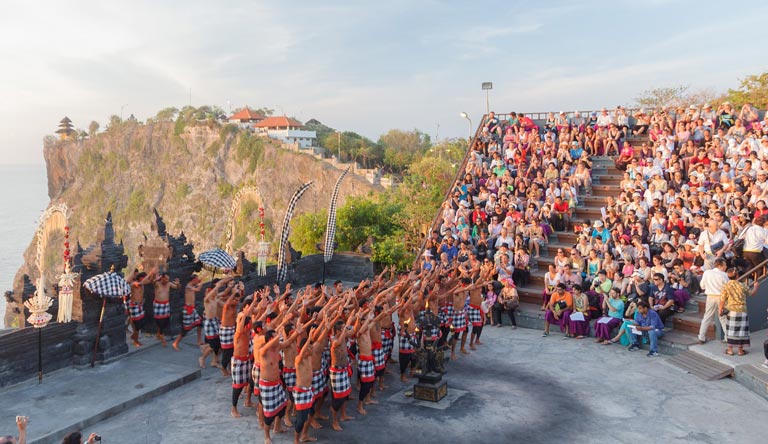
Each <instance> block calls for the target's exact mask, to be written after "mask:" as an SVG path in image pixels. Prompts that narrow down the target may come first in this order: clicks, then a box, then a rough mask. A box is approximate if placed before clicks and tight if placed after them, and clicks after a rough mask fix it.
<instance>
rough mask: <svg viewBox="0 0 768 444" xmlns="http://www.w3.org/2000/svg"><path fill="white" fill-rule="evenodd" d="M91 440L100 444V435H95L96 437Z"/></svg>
mask: <svg viewBox="0 0 768 444" xmlns="http://www.w3.org/2000/svg"><path fill="white" fill-rule="evenodd" d="M93 440H94V441H99V442H101V435H96V436H94V437H93Z"/></svg>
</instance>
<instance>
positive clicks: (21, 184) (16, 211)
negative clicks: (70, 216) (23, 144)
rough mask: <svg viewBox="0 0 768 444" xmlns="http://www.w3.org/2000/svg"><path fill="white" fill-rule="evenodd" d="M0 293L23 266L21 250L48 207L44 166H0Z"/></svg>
mask: <svg viewBox="0 0 768 444" xmlns="http://www.w3.org/2000/svg"><path fill="white" fill-rule="evenodd" d="M0 187H2V189H5V190H8V191H6V192H5V193H3V199H2V201H0V202H2V205H0V251H2V254H0V291H2V292H3V293H5V292H6V291H7V290H12V289H13V279H14V277H15V276H16V272H17V271H18V270H19V268H20V267H21V265H22V264H23V263H24V250H26V248H27V247H28V246H29V244H30V242H31V241H32V238H33V236H34V233H35V230H37V225H38V221H39V219H40V215H41V214H42V213H43V212H44V211H45V209H46V207H47V206H48V201H49V199H48V178H47V175H46V169H45V164H40V163H25V164H21V163H19V164H15V163H11V164H0ZM4 314H5V298H4V297H3V298H0V328H4V327H5V326H4V325H2V324H3V316H2V315H4Z"/></svg>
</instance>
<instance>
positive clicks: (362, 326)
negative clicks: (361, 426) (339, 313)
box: [355, 314, 376, 415]
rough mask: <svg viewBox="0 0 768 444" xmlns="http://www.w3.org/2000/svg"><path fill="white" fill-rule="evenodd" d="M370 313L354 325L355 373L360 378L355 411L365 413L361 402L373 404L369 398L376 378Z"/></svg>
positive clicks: (372, 323) (372, 325)
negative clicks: (356, 352)
mask: <svg viewBox="0 0 768 444" xmlns="http://www.w3.org/2000/svg"><path fill="white" fill-rule="evenodd" d="M373 321H374V319H373V316H372V315H371V314H368V315H367V316H365V319H361V320H359V321H358V322H357V325H355V333H356V334H357V350H358V355H357V374H358V377H359V378H360V392H359V396H358V398H357V413H359V414H361V415H365V414H367V413H368V412H366V411H365V409H364V408H363V404H373V403H375V402H376V401H373V400H371V399H370V396H369V395H370V393H371V389H372V388H373V383H374V381H375V380H376V369H375V368H374V358H373V351H372V349H371V329H372V328H373V327H374V326H375V324H374V322H373Z"/></svg>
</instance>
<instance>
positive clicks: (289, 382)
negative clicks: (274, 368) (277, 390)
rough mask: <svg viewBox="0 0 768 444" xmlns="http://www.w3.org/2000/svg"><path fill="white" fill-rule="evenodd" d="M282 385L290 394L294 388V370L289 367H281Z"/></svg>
mask: <svg viewBox="0 0 768 444" xmlns="http://www.w3.org/2000/svg"><path fill="white" fill-rule="evenodd" d="M282 375H283V384H285V388H286V389H287V390H288V391H289V392H290V391H291V390H293V388H294V387H295V386H296V369H295V368H291V367H283V372H282Z"/></svg>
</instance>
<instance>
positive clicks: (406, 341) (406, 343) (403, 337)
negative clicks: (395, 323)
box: [400, 328, 414, 353]
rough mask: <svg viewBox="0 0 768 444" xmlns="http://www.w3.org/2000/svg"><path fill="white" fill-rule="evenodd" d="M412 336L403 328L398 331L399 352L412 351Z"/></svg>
mask: <svg viewBox="0 0 768 444" xmlns="http://www.w3.org/2000/svg"><path fill="white" fill-rule="evenodd" d="M412 341H413V338H412V337H411V334H410V333H408V330H407V329H405V328H403V331H401V332H400V353H413V351H414V350H413V348H414V347H413V342H412Z"/></svg>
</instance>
